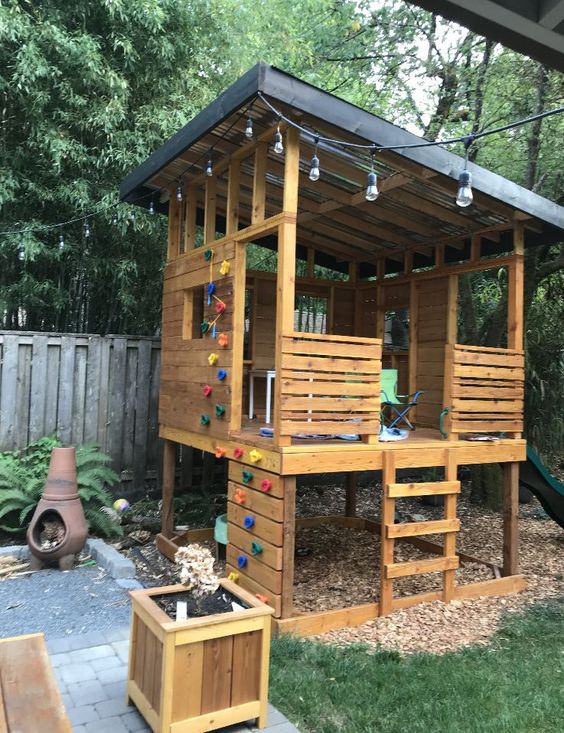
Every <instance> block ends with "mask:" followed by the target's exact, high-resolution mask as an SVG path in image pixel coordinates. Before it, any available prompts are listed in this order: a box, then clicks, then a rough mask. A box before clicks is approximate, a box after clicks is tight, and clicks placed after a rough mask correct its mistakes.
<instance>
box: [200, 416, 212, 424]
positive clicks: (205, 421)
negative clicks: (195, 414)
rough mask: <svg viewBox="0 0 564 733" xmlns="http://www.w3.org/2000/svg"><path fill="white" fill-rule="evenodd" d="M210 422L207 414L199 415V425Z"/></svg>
mask: <svg viewBox="0 0 564 733" xmlns="http://www.w3.org/2000/svg"><path fill="white" fill-rule="evenodd" d="M210 422H211V418H210V416H209V415H201V416H200V425H209V424H210Z"/></svg>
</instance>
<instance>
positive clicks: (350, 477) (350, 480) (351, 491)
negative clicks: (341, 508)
mask: <svg viewBox="0 0 564 733" xmlns="http://www.w3.org/2000/svg"><path fill="white" fill-rule="evenodd" d="M356 479H357V474H356V473H354V472H353V471H349V472H348V473H347V475H346V477H345V516H346V517H356V483H357V481H356Z"/></svg>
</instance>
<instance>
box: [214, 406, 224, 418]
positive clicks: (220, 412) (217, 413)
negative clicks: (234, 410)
mask: <svg viewBox="0 0 564 733" xmlns="http://www.w3.org/2000/svg"><path fill="white" fill-rule="evenodd" d="M224 415H225V405H216V406H215V416H216V417H223V416H224Z"/></svg>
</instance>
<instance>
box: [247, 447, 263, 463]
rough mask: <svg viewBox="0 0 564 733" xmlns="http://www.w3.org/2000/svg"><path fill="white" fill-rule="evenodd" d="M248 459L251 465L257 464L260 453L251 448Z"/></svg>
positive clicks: (260, 456) (260, 457)
mask: <svg viewBox="0 0 564 733" xmlns="http://www.w3.org/2000/svg"><path fill="white" fill-rule="evenodd" d="M249 458H250V459H251V463H258V462H259V461H260V460H261V459H262V453H261V452H260V451H258V450H257V449H256V448H253V450H252V451H251V452H250V453H249Z"/></svg>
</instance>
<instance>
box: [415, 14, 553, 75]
mask: <svg viewBox="0 0 564 733" xmlns="http://www.w3.org/2000/svg"><path fill="white" fill-rule="evenodd" d="M410 2H413V3H414V4H415V5H419V6H420V7H422V8H425V10H430V11H431V12H433V13H438V14H439V15H442V16H444V17H445V18H448V19H449V20H454V21H456V22H457V23H461V24H462V25H464V26H466V27H467V28H469V29H470V30H472V31H474V32H475V33H479V34H480V35H481V36H487V37H488V38H492V39H494V40H495V41H499V42H500V43H503V44H504V45H505V46H508V47H509V48H512V49H514V50H515V51H519V52H520V53H523V54H526V55H527V56H531V57H532V58H534V59H537V60H538V61H541V62H542V63H543V64H546V65H547V66H550V67H552V68H553V69H557V70H558V71H563V72H564V0H472V2H468V0H410Z"/></svg>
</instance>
